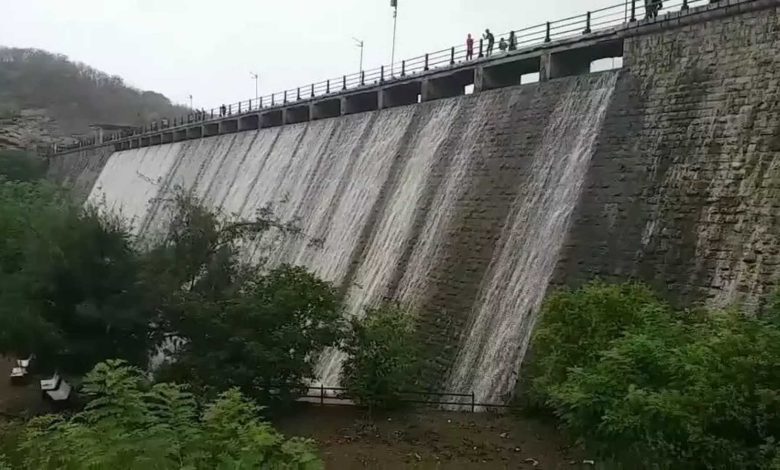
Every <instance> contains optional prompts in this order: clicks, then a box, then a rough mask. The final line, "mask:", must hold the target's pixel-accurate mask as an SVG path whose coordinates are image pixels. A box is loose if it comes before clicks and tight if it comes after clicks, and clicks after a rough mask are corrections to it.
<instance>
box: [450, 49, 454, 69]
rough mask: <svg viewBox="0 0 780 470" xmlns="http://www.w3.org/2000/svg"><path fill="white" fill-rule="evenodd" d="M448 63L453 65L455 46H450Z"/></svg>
mask: <svg viewBox="0 0 780 470" xmlns="http://www.w3.org/2000/svg"><path fill="white" fill-rule="evenodd" d="M450 65H455V48H454V47H451V48H450Z"/></svg>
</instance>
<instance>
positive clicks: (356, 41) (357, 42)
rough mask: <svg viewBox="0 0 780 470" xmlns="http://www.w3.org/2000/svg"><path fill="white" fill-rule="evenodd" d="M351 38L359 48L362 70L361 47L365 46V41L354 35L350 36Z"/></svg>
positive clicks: (361, 69) (361, 68) (361, 67)
mask: <svg viewBox="0 0 780 470" xmlns="http://www.w3.org/2000/svg"><path fill="white" fill-rule="evenodd" d="M352 40H353V41H355V45H356V46H357V47H359V48H360V70H359V71H360V72H362V71H363V47H364V46H365V43H364V42H363V40H362V39H358V38H356V37H352Z"/></svg>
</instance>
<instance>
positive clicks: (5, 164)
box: [0, 150, 46, 181]
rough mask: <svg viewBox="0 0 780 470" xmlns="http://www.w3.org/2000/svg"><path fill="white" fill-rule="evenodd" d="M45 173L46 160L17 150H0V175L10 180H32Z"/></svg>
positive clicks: (41, 176)
mask: <svg viewBox="0 0 780 470" xmlns="http://www.w3.org/2000/svg"><path fill="white" fill-rule="evenodd" d="M45 174H46V162H44V161H43V160H42V159H41V158H39V157H37V156H35V155H31V154H29V153H26V152H22V151H18V150H0V176H2V177H5V178H6V179H8V180H10V181H34V180H37V179H40V178H43V177H44V175H45Z"/></svg>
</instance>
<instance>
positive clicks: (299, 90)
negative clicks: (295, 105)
mask: <svg viewBox="0 0 780 470" xmlns="http://www.w3.org/2000/svg"><path fill="white" fill-rule="evenodd" d="M295 99H296V100H298V101H300V100H301V87H298V91H297V92H296V95H295Z"/></svg>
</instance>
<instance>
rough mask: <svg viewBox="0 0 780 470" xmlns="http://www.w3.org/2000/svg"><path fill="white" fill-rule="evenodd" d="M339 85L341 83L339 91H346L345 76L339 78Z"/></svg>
mask: <svg viewBox="0 0 780 470" xmlns="http://www.w3.org/2000/svg"><path fill="white" fill-rule="evenodd" d="M341 83H342V86H341V89H342V90H346V89H347V76H346V75H344V76H343V77H341Z"/></svg>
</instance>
